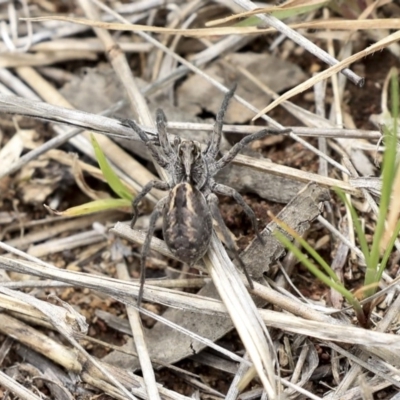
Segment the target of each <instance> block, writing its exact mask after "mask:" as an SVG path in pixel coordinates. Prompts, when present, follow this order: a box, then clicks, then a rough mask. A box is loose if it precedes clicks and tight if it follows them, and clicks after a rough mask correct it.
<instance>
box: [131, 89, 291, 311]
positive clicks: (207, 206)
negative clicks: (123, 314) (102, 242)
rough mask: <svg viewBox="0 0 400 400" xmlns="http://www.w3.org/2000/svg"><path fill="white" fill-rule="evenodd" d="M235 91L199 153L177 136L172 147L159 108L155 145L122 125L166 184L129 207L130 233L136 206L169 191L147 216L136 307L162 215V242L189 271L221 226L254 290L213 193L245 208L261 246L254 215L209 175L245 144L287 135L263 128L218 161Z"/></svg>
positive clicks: (134, 126)
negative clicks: (164, 173)
mask: <svg viewBox="0 0 400 400" xmlns="http://www.w3.org/2000/svg"><path fill="white" fill-rule="evenodd" d="M235 89H236V87H234V88H232V89H231V90H229V91H228V92H227V93H226V95H225V97H224V99H223V102H222V105H221V108H220V110H219V111H218V113H217V117H216V121H215V124H214V129H213V133H212V136H211V140H210V141H209V142H208V143H207V146H206V148H205V149H204V150H202V148H201V145H200V143H198V142H196V141H193V140H184V139H181V138H180V137H178V136H175V138H174V140H173V141H172V142H171V141H170V139H169V138H168V134H167V130H166V125H167V119H166V117H165V114H164V112H163V111H162V110H160V109H159V110H157V112H156V126H157V132H158V137H157V138H156V139H155V140H154V139H149V138H148V137H147V134H146V133H145V132H144V131H143V130H142V129H141V128H140V127H139V126H138V125H137V124H136V123H135V122H134V121H132V120H127V121H126V122H127V123H128V125H129V126H130V127H131V128H132V129H133V130H134V131H135V132H136V133H137V134H138V135H139V137H140V139H141V140H142V141H143V142H144V143H145V144H146V146H147V148H148V150H149V151H150V153H151V155H152V157H153V159H154V161H155V162H157V164H158V165H160V167H162V168H164V169H165V170H166V171H167V172H168V175H169V182H163V181H160V180H153V181H150V182H149V183H147V184H146V185H145V186H144V187H143V190H142V191H141V192H140V193H139V194H138V195H137V197H136V198H135V199H134V200H133V202H132V208H133V218H132V221H131V228H133V227H134V225H135V223H136V220H137V216H138V205H139V203H140V201H141V200H142V199H143V198H144V197H145V196H146V195H147V194H148V193H149V192H150V191H151V190H152V189H153V188H156V189H159V190H169V193H168V195H166V196H165V197H164V198H162V199H161V200H159V202H158V203H157V204H156V206H155V207H154V210H153V212H152V214H151V217H150V223H149V230H148V232H147V235H146V239H145V242H144V244H143V249H142V254H141V274H140V289H139V294H138V304H139V305H140V303H141V300H142V296H143V286H144V281H145V262H146V258H147V255H148V252H149V249H150V242H151V238H152V236H153V234H154V229H155V224H156V221H157V219H158V218H159V216H160V215H161V214H162V216H163V235H164V240H165V242H166V244H167V246H168V248H169V249H170V251H171V252H172V254H174V255H175V256H176V257H177V258H178V259H179V260H180V261H182V262H185V263H187V264H189V265H190V266H192V265H194V264H195V263H196V261H198V260H199V259H200V258H202V257H203V256H204V254H205V253H206V251H207V249H208V246H209V243H210V240H211V236H212V229H213V227H212V220H213V218H214V220H215V221H216V222H217V223H218V225H219V227H220V230H221V232H222V234H223V237H224V240H225V243H226V245H227V247H228V248H229V249H230V250H232V252H233V254H234V256H235V258H236V259H237V261H238V263H239V265H240V266H241V268H242V269H243V271H244V273H245V275H246V278H247V280H248V282H249V286H250V288H251V289H253V288H254V286H253V282H252V280H251V277H250V276H249V274H248V272H247V270H246V267H245V265H244V263H243V261H242V260H241V258H240V256H239V254H238V252H237V250H236V247H235V244H234V242H233V240H232V237H231V235H230V234H229V232H228V228H227V227H226V225H225V223H224V221H223V219H222V216H221V213H220V211H219V208H218V198H217V196H216V194H221V195H225V196H229V197H232V198H233V199H234V200H235V201H236V202H237V203H238V204H239V205H240V206H241V207H242V208H243V210H244V212H245V213H246V214H247V216H248V217H249V219H250V221H251V223H252V226H253V229H254V231H255V233H256V235H257V238H258V240H260V242H261V243H263V244H264V241H263V239H262V237H261V235H260V233H259V232H258V223H257V219H256V216H255V214H254V211H253V210H252V209H251V207H250V206H249V205H248V204H247V203H246V202H245V201H244V199H243V197H242V196H241V195H240V194H239V193H238V192H237V191H236V190H234V189H233V188H231V187H229V186H225V185H222V184H220V183H217V182H216V181H215V180H214V178H213V176H214V175H215V174H216V173H217V172H218V171H220V170H221V169H222V168H224V167H225V166H226V165H227V164H229V163H230V162H231V161H232V160H233V159H234V158H235V157H236V155H237V154H238V153H239V152H240V151H241V150H242V149H243V148H244V147H245V146H246V145H247V144H249V143H251V142H253V141H254V140H258V139H261V138H263V137H264V136H266V135H268V134H271V133H285V132H288V131H289V130H288V129H279V130H278V129H262V130H260V131H259V132H256V133H253V134H252V135H249V136H246V137H244V138H243V139H242V140H241V141H240V142H238V143H237V144H235V145H234V146H233V147H232V148H231V149H230V151H229V152H227V153H226V154H224V155H223V156H222V157H221V158H219V159H217V156H218V154H219V150H220V144H221V134H222V126H223V118H224V115H225V112H226V110H227V108H228V104H229V101H230V100H231V98H232V97H233V95H234V93H235Z"/></svg>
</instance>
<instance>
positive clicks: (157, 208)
mask: <svg viewBox="0 0 400 400" xmlns="http://www.w3.org/2000/svg"><path fill="white" fill-rule="evenodd" d="M167 200H168V197H167V196H166V197H163V198H162V199H161V200H160V201H159V202H158V203H157V204H156V206H155V207H154V210H153V212H152V213H151V216H150V223H149V230H148V231H147V235H146V239H145V241H144V243H143V248H142V254H141V258H140V288H139V294H138V298H137V305H138V306H139V307H140V304H141V302H142V298H143V289H144V281H145V280H146V275H145V273H146V258H147V255H148V253H149V250H150V243H151V238H152V237H153V234H154V229H155V227H156V222H157V219H158V217H159V216H160V214H161V212H162V210H163V208H164V205H165V203H166V202H167Z"/></svg>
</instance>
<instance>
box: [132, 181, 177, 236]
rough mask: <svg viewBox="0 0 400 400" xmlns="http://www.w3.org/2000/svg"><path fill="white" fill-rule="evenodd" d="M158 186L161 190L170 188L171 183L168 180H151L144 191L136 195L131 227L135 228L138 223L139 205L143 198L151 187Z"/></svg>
mask: <svg viewBox="0 0 400 400" xmlns="http://www.w3.org/2000/svg"><path fill="white" fill-rule="evenodd" d="M153 188H156V189H159V190H168V189H169V188H170V186H169V184H168V183H167V182H163V181H150V182H149V183H147V184H146V185H145V186H144V187H143V189H142V191H141V192H140V193H139V194H138V195H137V196H136V197H135V199H134V200H133V201H132V220H131V224H130V227H131V229H133V227H134V226H135V224H136V220H137V217H138V205H139V203H140V202H141V200H142V199H143V198H144V197H145V196H146V195H147V193H149V192H150V191H151V189H153Z"/></svg>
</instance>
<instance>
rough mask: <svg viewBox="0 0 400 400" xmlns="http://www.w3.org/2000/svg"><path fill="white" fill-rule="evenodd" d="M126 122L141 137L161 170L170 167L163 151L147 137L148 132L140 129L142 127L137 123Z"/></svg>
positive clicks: (128, 120) (129, 120)
mask: <svg viewBox="0 0 400 400" xmlns="http://www.w3.org/2000/svg"><path fill="white" fill-rule="evenodd" d="M124 122H126V123H127V124H128V125H129V126H130V127H131V128H132V129H133V131H135V132H136V133H137V134H138V135H139V137H140V139H142V141H143V142H144V143H145V144H146V146H147V148H148V149H149V151H150V153H151V155H152V157H153V159H154V161H155V162H156V163H157V164H158V165H159V166H160V167H161V168H167V167H168V165H169V162H168V159H167V158H166V157H165V155H164V154H162V152H161V150H160V149H158V148H157V147H156V145H155V144H154V140H150V139H149V138H148V137H147V134H146V132H145V131H144V130H143V129H142V128H140V126H139V125H138V124H137V123H136V122H135V121H132V120H131V119H127V120H125V121H124Z"/></svg>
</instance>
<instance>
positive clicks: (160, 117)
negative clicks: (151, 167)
mask: <svg viewBox="0 0 400 400" xmlns="http://www.w3.org/2000/svg"><path fill="white" fill-rule="evenodd" d="M156 125H157V132H158V139H159V141H160V145H161V147H162V148H163V149H164V152H165V154H166V156H167V157H170V156H171V155H172V154H173V153H174V150H173V149H172V146H171V143H170V142H169V140H168V134H167V117H166V116H165V114H164V111H163V110H161V109H160V108H159V109H158V110H157V111H156Z"/></svg>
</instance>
